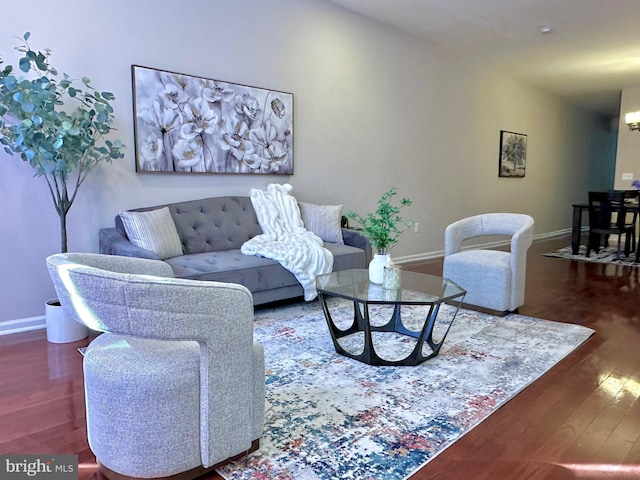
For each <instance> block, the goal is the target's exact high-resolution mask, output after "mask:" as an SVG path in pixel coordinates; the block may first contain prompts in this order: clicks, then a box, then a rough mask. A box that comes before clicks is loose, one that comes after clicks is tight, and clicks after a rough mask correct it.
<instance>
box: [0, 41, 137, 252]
mask: <svg viewBox="0 0 640 480" xmlns="http://www.w3.org/2000/svg"><path fill="white" fill-rule="evenodd" d="M29 36H30V34H29V32H27V33H25V34H24V35H23V36H22V37H21V38H20V40H21V41H22V42H23V43H22V45H21V46H19V47H16V50H18V51H19V52H21V53H22V54H23V56H22V58H20V60H19V63H18V67H19V70H20V71H21V72H22V73H23V74H29V76H30V77H31V78H23V77H22V76H16V74H14V68H13V66H11V65H7V66H4V68H3V65H2V63H3V61H2V59H1V58H0V69H2V70H0V143H1V144H2V145H4V150H5V152H7V153H8V154H9V155H13V154H19V155H20V157H21V158H22V160H24V161H25V162H29V164H30V165H31V166H32V167H33V169H34V171H35V176H36V177H44V179H45V180H46V182H47V185H48V187H49V191H50V193H51V197H52V199H53V203H54V206H55V209H56V212H57V213H58V216H59V217H60V240H61V251H62V252H66V251H67V214H68V212H69V209H70V208H71V205H73V202H74V200H75V199H76V195H77V193H78V188H79V187H80V185H82V183H83V182H84V180H85V179H86V178H87V175H88V174H89V173H90V172H91V171H92V170H93V169H94V168H95V167H96V166H98V165H99V164H100V163H101V162H103V161H105V162H111V161H112V160H113V159H117V158H123V157H124V148H125V147H124V145H123V144H122V142H120V141H119V140H115V141H111V140H108V139H107V138H106V135H107V134H108V133H109V132H110V131H111V129H112V127H111V125H112V123H113V118H114V117H113V108H112V107H111V101H113V100H114V98H115V97H114V96H113V94H112V93H109V92H98V91H97V90H95V89H94V88H93V87H92V86H91V82H90V80H89V79H88V78H86V77H83V78H82V80H81V83H82V86H81V87H79V86H78V85H77V82H76V81H74V80H72V79H70V77H69V75H67V74H66V73H63V74H62V77H61V78H59V76H58V71H57V70H56V69H55V68H53V67H52V66H51V65H50V64H49V56H50V55H51V52H50V51H49V50H48V49H45V51H44V52H41V51H34V50H32V49H31V48H30V47H29V44H28V40H29ZM20 75H21V74H20ZM74 82H75V83H74Z"/></svg>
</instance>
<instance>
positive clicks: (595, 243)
mask: <svg viewBox="0 0 640 480" xmlns="http://www.w3.org/2000/svg"><path fill="white" fill-rule="evenodd" d="M627 213H628V210H627V205H626V202H625V193H624V192H620V191H617V192H616V191H609V192H589V239H588V241H587V255H586V256H587V257H589V255H590V254H591V251H592V250H594V251H595V252H596V253H598V252H599V251H600V246H601V245H605V246H606V245H607V238H608V236H609V235H617V236H618V245H617V252H618V255H619V254H620V252H621V248H620V247H621V245H622V236H623V235H624V236H625V243H624V255H625V256H627V257H628V256H629V253H630V252H631V249H632V247H635V221H636V220H637V219H636V217H635V216H634V218H633V222H629V221H627Z"/></svg>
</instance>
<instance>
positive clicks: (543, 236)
mask: <svg viewBox="0 0 640 480" xmlns="http://www.w3.org/2000/svg"><path fill="white" fill-rule="evenodd" d="M588 228H589V227H587V230H588ZM570 234H571V229H570V228H565V229H563V230H556V231H555V232H548V233H540V234H538V235H534V236H533V241H534V242H536V241H539V240H548V239H550V238H556V237H563V236H565V235H570ZM505 245H509V241H507V240H501V241H497V242H487V243H481V244H476V245H472V246H468V247H463V250H468V249H472V248H495V247H503V246H505ZM443 256H444V250H437V251H435V252H426V253H419V254H417V255H405V256H402V257H392V258H393V262H394V263H399V264H403V263H411V262H421V261H425V260H433V259H436V258H440V257H443Z"/></svg>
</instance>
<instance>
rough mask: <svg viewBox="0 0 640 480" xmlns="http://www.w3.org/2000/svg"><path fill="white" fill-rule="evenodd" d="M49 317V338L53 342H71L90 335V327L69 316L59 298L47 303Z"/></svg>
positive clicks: (47, 317) (46, 311)
mask: <svg viewBox="0 0 640 480" xmlns="http://www.w3.org/2000/svg"><path fill="white" fill-rule="evenodd" d="M45 316H46V319H47V340H48V341H50V342H51V343H70V342H77V341H78V340H82V339H83V338H86V337H87V335H89V329H88V328H87V327H85V326H84V325H83V324H81V323H79V322H76V321H75V320H74V319H72V318H69V317H67V315H66V313H65V311H64V308H62V306H61V305H60V302H59V301H58V299H57V298H54V299H52V300H48V301H47V302H46V303H45Z"/></svg>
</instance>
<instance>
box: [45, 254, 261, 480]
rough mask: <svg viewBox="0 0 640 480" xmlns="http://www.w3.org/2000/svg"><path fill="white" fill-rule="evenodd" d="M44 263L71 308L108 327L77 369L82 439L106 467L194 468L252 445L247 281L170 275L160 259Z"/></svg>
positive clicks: (254, 383)
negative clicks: (80, 377) (80, 371)
mask: <svg viewBox="0 0 640 480" xmlns="http://www.w3.org/2000/svg"><path fill="white" fill-rule="evenodd" d="M47 265H48V268H49V272H50V274H51V277H52V279H53V282H54V284H55V288H56V291H57V294H58V297H59V299H60V301H61V303H62V305H63V307H65V309H66V310H67V312H68V314H69V315H72V316H73V317H74V318H75V319H76V320H78V321H80V322H81V323H84V324H85V325H87V326H88V327H89V328H91V329H93V330H99V331H102V332H107V333H103V334H101V335H99V336H98V337H96V338H95V339H94V340H93V341H92V342H91V343H90V344H89V347H88V348H87V351H86V353H85V357H84V378H85V398H86V409H87V434H88V439H89V446H90V447H91V450H92V451H93V453H94V454H95V456H96V459H97V460H98V462H99V463H100V465H101V469H102V471H103V472H104V473H105V474H106V475H107V476H108V477H117V478H122V476H126V477H136V478H156V477H167V476H171V475H176V474H184V476H182V477H181V478H189V477H195V476H198V475H202V474H203V473H205V472H206V471H207V469H210V467H212V466H214V465H216V464H219V463H221V462H224V461H226V460H227V459H229V458H231V457H234V456H238V455H241V454H243V453H245V452H247V451H250V450H252V449H255V448H257V446H258V441H259V440H258V439H259V438H260V437H261V436H262V431H263V425H264V424H263V421H264V401H265V400H264V398H265V397H264V388H265V371H264V353H263V350H262V346H261V345H260V344H259V343H257V342H255V341H254V339H253V302H252V298H251V293H250V292H249V290H247V289H246V288H245V287H243V286H241V285H236V284H228V283H218V282H204V281H195V280H184V279H176V278H170V277H171V275H172V269H171V267H170V266H169V265H168V264H166V263H165V262H161V261H157V260H146V259H140V258H132V257H119V256H114V255H99V254H80V253H75V254H74V253H66V254H56V255H52V256H50V257H48V258H47ZM113 472H115V473H116V474H117V475H113ZM184 472H187V473H184Z"/></svg>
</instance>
